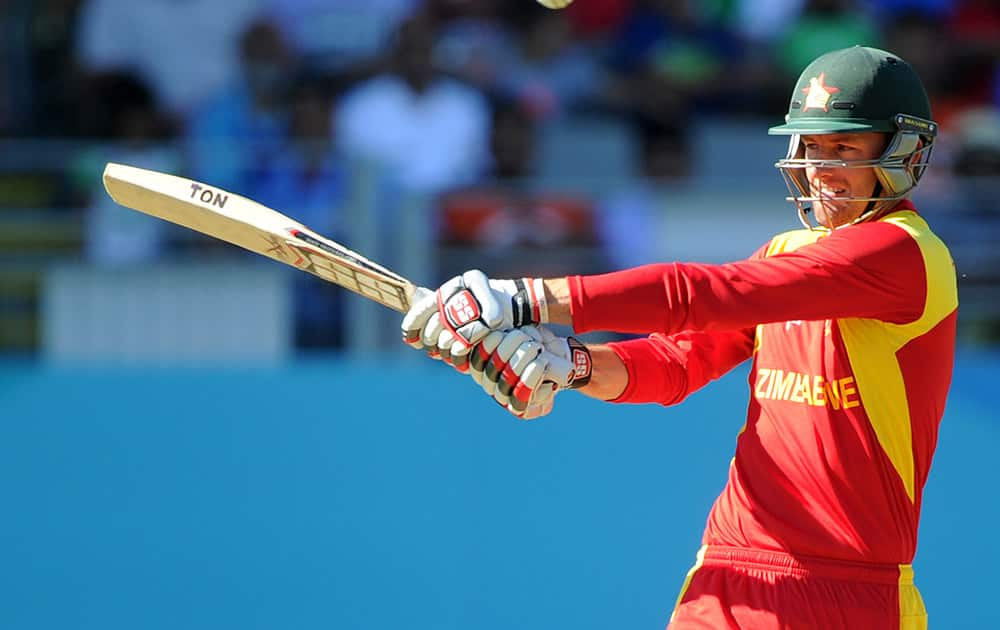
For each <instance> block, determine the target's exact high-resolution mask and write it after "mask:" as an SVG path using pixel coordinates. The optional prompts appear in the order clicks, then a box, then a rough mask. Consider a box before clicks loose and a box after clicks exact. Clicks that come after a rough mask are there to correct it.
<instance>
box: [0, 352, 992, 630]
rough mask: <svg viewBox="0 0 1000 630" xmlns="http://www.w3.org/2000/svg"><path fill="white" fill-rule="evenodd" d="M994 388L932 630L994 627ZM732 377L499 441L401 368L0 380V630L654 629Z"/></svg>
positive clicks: (945, 470) (960, 450)
mask: <svg viewBox="0 0 1000 630" xmlns="http://www.w3.org/2000/svg"><path fill="white" fill-rule="evenodd" d="M998 374H1000V357H997V356H993V355H978V354H968V353H966V354H963V355H962V356H961V357H960V361H959V364H958V366H957V369H956V374H955V383H954V387H953V393H952V396H951V399H950V402H949V406H948V410H947V416H946V419H945V422H944V424H943V426H942V429H941V436H940V445H939V449H938V456H937V459H936V461H935V465H934V469H933V471H932V473H931V479H930V482H929V484H928V487H927V490H926V493H925V512H924V519H923V525H922V529H921V546H920V551H919V553H918V556H917V560H916V563H915V568H916V571H917V581H918V584H919V585H920V587H921V588H922V590H923V593H924V597H925V600H926V603H927V606H928V608H929V610H930V614H931V621H932V625H931V627H933V628H983V627H997V624H998V620H997V618H996V616H995V614H994V613H993V612H992V611H994V610H995V605H994V604H993V603H992V598H993V597H994V592H995V586H994V582H995V579H994V576H995V567H996V566H997V564H998V561H1000V541H998V536H997V523H1000V499H998V493H997V490H996V481H997V479H998V473H997V469H996V460H997V454H998V447H1000V422H998V419H997V413H996V396H995V392H996V378H997V375H998ZM745 377H746V367H745V366H744V367H743V368H740V369H738V370H737V371H736V372H734V373H733V374H731V375H729V376H728V377H726V378H725V379H723V380H722V381H720V382H719V383H715V384H713V385H711V386H709V387H708V388H707V389H706V390H703V391H702V392H699V393H698V394H696V395H695V396H693V397H692V398H691V399H690V400H689V401H687V402H686V403H685V404H684V405H682V406H680V407H676V408H672V409H663V408H659V407H654V406H643V407H632V406H629V407H625V406H611V405H604V404H601V403H598V402H594V401H590V400H587V399H584V398H583V397H581V396H577V395H572V394H570V395H561V396H560V398H559V400H558V401H557V405H556V411H555V413H554V414H553V415H552V416H550V417H549V418H546V419H543V420H540V421H536V422H533V423H519V422H516V421H514V420H512V419H511V418H510V417H509V416H507V415H506V414H505V413H503V412H502V411H501V410H500V409H499V408H498V407H496V406H495V405H493V404H492V403H490V402H488V401H486V400H485V399H484V398H483V396H482V394H481V393H480V392H479V391H478V390H477V389H476V388H475V387H474V385H473V384H472V383H471V381H468V380H467V379H462V378H460V377H459V376H457V375H456V374H454V373H453V372H451V371H450V370H448V369H447V368H445V367H443V366H440V365H437V364H426V365H425V364H423V363H421V362H413V363H404V364H401V365H389V366H386V365H378V364H376V363H371V364H359V363H349V362H344V361H335V360H329V361H327V360H311V361H308V360H306V361H299V362H296V363H294V364H290V365H288V366H285V367H282V368H268V369H263V368H262V369H250V368H247V369H237V368H214V369H206V368H198V369H183V370H182V369H166V368H161V369H150V370H143V371H137V370H128V369H125V368H107V369H94V368H87V369H82V368H81V369H80V370H73V369H66V368H59V369H57V368H49V367H44V366H42V365H40V364H36V363H27V362H14V361H7V362H5V363H0V506H2V513H0V628H4V629H7V630H14V629H27V628H32V629H34V628H77V629H89V628H93V629H101V630H109V629H116V628H148V629H161V628H162V629H171V630H172V629H176V628H188V629H202V628H204V629H208V628H212V629H218V628H241V629H250V628H358V629H368V628H376V629H381V628H397V627H409V628H434V629H446V630H452V629H454V630H459V629H462V630H466V629H483V630H491V629H497V630H499V629H511V628H519V629H525V630H528V629H536V628H537V629H553V628H574V629H583V628H594V629H607V628H662V627H663V626H664V625H665V623H666V620H667V618H668V616H669V611H670V609H671V607H672V606H673V602H674V598H675V597H676V595H677V591H678V589H679V587H680V585H681V582H682V580H683V576H684V573H685V572H686V570H687V568H688V566H689V565H690V564H691V562H692V561H693V558H694V552H695V551H696V549H697V547H698V541H699V537H700V534H701V529H702V527H703V524H704V520H705V516H706V514H707V511H708V509H709V507H710V505H711V503H712V501H713V499H714V498H715V496H716V494H717V493H718V492H719V490H720V489H721V487H722V484H723V482H724V479H725V472H726V468H727V465H728V461H729V459H730V457H731V455H732V449H733V445H734V440H735V436H736V432H737V431H738V429H739V428H740V426H741V425H742V422H743V412H744V408H745V403H746V391H745V387H746V385H745Z"/></svg>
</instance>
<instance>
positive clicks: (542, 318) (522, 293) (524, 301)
mask: <svg viewBox="0 0 1000 630" xmlns="http://www.w3.org/2000/svg"><path fill="white" fill-rule="evenodd" d="M511 306H512V308H513V310H514V326H515V327H520V326H527V325H528V324H545V323H548V321H549V304H548V301H547V300H546V299H545V285H544V284H543V283H542V279H541V278H520V279H518V280H515V281H514V295H513V296H511Z"/></svg>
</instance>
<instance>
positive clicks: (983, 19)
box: [949, 0, 1000, 56]
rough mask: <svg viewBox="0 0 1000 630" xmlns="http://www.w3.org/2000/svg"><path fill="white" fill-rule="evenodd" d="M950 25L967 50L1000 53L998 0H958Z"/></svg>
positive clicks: (990, 53) (999, 10)
mask: <svg viewBox="0 0 1000 630" xmlns="http://www.w3.org/2000/svg"><path fill="white" fill-rule="evenodd" d="M949 26H950V29H951V32H952V33H953V34H954V35H955V37H956V39H957V41H958V42H959V43H960V44H961V45H962V47H963V48H964V49H966V50H967V51H969V52H978V53H981V54H984V55H994V56H995V55H998V54H1000V5H998V3H997V2H996V0H958V2H957V6H956V7H955V11H954V13H953V14H952V16H951V20H950V24H949Z"/></svg>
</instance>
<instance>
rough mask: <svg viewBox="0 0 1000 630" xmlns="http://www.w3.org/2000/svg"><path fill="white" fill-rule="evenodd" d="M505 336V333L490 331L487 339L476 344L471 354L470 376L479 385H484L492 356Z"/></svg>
mask: <svg viewBox="0 0 1000 630" xmlns="http://www.w3.org/2000/svg"><path fill="white" fill-rule="evenodd" d="M504 336H505V335H504V333H502V332H500V331H499V330H493V331H490V333H489V334H488V335H486V338H485V339H483V340H482V341H481V342H479V343H478V344H476V347H475V348H473V349H472V351H471V352H470V353H469V375H470V376H472V380H474V381H476V383H478V384H479V385H482V384H483V379H484V378H485V377H486V375H485V370H486V364H487V363H489V361H490V356H492V354H493V352H494V351H496V349H497V346H498V345H500V342H501V341H503V338H504Z"/></svg>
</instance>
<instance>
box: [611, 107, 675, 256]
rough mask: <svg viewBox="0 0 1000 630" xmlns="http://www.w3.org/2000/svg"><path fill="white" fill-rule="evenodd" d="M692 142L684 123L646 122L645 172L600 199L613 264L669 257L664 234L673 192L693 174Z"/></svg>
mask: <svg viewBox="0 0 1000 630" xmlns="http://www.w3.org/2000/svg"><path fill="white" fill-rule="evenodd" d="M691 162H692V149H691V141H690V139H689V138H688V134H687V131H686V130H685V129H684V128H683V127H681V126H680V125H673V126H662V125H656V124H653V125H646V126H645V129H643V133H642V176H641V177H638V178H636V179H635V180H634V181H632V182H630V183H629V184H628V185H627V186H625V187H623V188H622V189H620V190H617V191H614V192H613V193H611V194H609V195H608V196H607V197H605V198H604V199H603V200H602V201H601V203H600V212H599V214H598V229H599V233H600V238H601V241H602V242H603V243H604V249H605V251H606V252H607V256H608V259H609V262H610V263H611V264H612V265H613V267H612V268H614V269H626V268H629V267H636V266H639V265H645V264H649V263H653V262H662V261H664V260H666V258H667V257H668V256H669V252H665V251H663V238H662V237H663V233H664V221H665V218H666V210H667V208H669V206H670V193H671V191H673V190H677V189H678V188H679V187H680V186H681V185H682V184H683V183H684V181H685V180H686V179H687V177H688V176H689V175H690V169H691Z"/></svg>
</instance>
